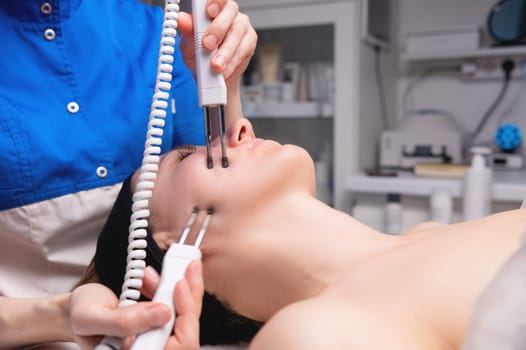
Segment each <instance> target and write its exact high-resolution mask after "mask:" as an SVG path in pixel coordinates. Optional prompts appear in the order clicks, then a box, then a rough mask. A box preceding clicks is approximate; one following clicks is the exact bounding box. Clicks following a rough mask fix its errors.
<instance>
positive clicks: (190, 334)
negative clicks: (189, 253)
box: [165, 280, 200, 350]
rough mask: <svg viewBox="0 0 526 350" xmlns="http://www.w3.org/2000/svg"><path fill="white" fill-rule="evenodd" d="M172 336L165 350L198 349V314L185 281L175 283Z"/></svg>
mask: <svg viewBox="0 0 526 350" xmlns="http://www.w3.org/2000/svg"><path fill="white" fill-rule="evenodd" d="M174 299H175V310H176V318H175V326H174V335H173V336H172V337H170V338H169V339H168V342H167V344H166V348H165V349H166V350H198V349H199V312H197V310H198V309H200V308H198V307H197V306H196V304H195V300H194V296H193V295H192V292H191V291H190V287H189V284H188V281H187V280H181V281H179V282H178V283H177V285H176V287H175V291H174Z"/></svg>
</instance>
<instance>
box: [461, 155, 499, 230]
mask: <svg viewBox="0 0 526 350" xmlns="http://www.w3.org/2000/svg"><path fill="white" fill-rule="evenodd" d="M470 151H471V153H472V154H473V156H472V159H471V166H470V167H469V168H467V169H466V170H465V172H464V198H463V213H464V220H473V219H478V218H481V217H483V216H486V215H489V214H490V213H491V187H492V184H493V169H492V168H491V167H489V166H488V165H487V157H488V155H489V154H490V153H491V151H490V149H489V148H486V147H473V148H471V149H470Z"/></svg>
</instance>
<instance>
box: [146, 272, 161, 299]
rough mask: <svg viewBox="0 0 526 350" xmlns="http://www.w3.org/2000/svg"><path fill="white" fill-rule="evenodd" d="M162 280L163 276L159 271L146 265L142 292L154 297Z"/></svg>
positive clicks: (148, 296)
mask: <svg viewBox="0 0 526 350" xmlns="http://www.w3.org/2000/svg"><path fill="white" fill-rule="evenodd" d="M160 281H161V277H160V276H159V274H158V273H157V271H156V270H155V269H154V268H153V267H151V266H146V268H145V269H144V277H143V278H142V288H141V294H142V295H144V296H145V297H147V298H149V299H152V298H153V295H154V294H155V291H156V290H157V287H158V286H159V282H160Z"/></svg>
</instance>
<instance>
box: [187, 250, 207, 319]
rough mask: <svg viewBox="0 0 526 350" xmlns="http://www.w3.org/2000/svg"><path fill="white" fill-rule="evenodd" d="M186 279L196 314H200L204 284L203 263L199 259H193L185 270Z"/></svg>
mask: <svg viewBox="0 0 526 350" xmlns="http://www.w3.org/2000/svg"><path fill="white" fill-rule="evenodd" d="M185 277H186V281H187V282H188V287H189V289H190V294H191V295H192V299H193V304H194V307H195V312H196V313H197V316H198V317H199V315H200V314H201V307H202V305H203V295H204V293H205V284H204V281H203V264H202V262H201V261H200V260H198V261H193V262H192V263H191V264H190V265H188V268H187V270H186V276H185Z"/></svg>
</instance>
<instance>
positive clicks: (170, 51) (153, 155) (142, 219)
mask: <svg viewBox="0 0 526 350" xmlns="http://www.w3.org/2000/svg"><path fill="white" fill-rule="evenodd" d="M178 16H179V0H166V1H165V8H164V19H163V25H162V32H161V40H160V47H159V61H158V65H157V78H156V81H155V90H154V94H153V98H152V106H151V109H150V119H149V122H148V131H147V133H146V142H145V146H144V154H143V159H142V165H141V168H140V171H139V178H138V182H137V187H136V189H135V191H134V194H133V198H132V199H133V204H132V215H131V217H130V226H129V237H128V257H127V260H126V274H125V276H124V283H123V285H122V291H121V295H120V302H119V307H124V306H127V305H131V304H135V303H136V302H137V300H139V298H140V296H141V293H140V291H139V290H140V289H141V287H142V278H143V276H144V268H145V265H146V263H145V261H144V259H145V258H146V250H145V249H146V245H147V243H146V235H147V228H148V218H149V216H150V210H149V209H148V206H149V199H150V197H151V196H152V191H153V188H154V186H155V179H156V178H157V170H158V165H159V159H160V155H161V145H162V136H163V128H164V125H165V118H166V109H167V108H168V99H169V97H170V90H171V87H172V84H171V81H172V72H173V62H174V56H173V55H174V51H175V41H176V39H175V38H176V36H177V19H178ZM120 347H121V339H119V338H116V337H105V338H104V339H103V340H102V342H101V344H100V345H98V346H97V347H96V350H111V349H120Z"/></svg>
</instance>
